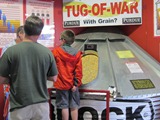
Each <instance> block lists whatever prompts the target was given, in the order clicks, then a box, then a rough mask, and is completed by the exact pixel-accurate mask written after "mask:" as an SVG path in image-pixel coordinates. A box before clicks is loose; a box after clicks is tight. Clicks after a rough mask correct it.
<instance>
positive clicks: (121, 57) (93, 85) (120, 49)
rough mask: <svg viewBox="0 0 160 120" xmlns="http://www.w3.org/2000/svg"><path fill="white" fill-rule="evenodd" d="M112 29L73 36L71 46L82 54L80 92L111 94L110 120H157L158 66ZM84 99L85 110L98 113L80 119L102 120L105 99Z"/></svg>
mask: <svg viewBox="0 0 160 120" xmlns="http://www.w3.org/2000/svg"><path fill="white" fill-rule="evenodd" d="M115 28H116V27H105V28H101V27H98V28H89V29H87V30H86V31H84V32H82V33H80V34H78V35H77V36H76V41H75V42H74V44H73V45H72V46H73V47H74V48H76V49H79V50H81V51H83V52H84V55H83V56H82V63H83V75H84V76H83V81H82V82H83V85H82V87H81V89H92V90H109V91H110V95H111V99H110V120H115V119H120V120H134V119H136V120H138V119H139V120H151V119H160V114H159V113H160V110H159V108H160V64H159V63H158V62H157V61H156V60H155V59H153V58H152V57H151V56H150V55H149V54H147V53H146V52H145V51H144V50H143V49H142V48H140V47H139V46H138V45H137V44H135V43H134V42H133V41H132V40H131V39H130V38H129V37H128V36H125V35H124V34H122V33H121V32H120V31H119V30H117V29H115ZM86 96H87V97H86ZM85 97H86V99H87V98H89V97H90V100H88V103H87V104H88V107H87V108H91V109H92V108H93V111H97V112H95V115H93V113H92V110H91V111H90V110H86V111H87V112H83V115H82V116H83V118H84V119H91V118H92V119H93V117H95V116H96V118H95V120H96V119H97V120H99V119H104V120H105V117H104V116H102V112H103V111H104V110H105V107H104V106H105V105H104V104H105V96H104V95H103V94H94V95H93V94H89V93H88V94H85V95H83V94H82V95H81V98H82V99H83V98H84V99H85ZM91 99H92V100H91ZM89 101H90V102H89ZM85 102H86V101H81V107H82V108H83V107H84V106H85V104H86V103H85ZM94 103H95V104H94ZM84 108H86V107H84ZM83 111H85V109H83ZM88 112H90V114H88Z"/></svg>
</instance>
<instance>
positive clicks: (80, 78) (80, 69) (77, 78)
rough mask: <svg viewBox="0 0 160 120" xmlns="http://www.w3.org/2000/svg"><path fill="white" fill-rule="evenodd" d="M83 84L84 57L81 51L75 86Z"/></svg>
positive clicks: (76, 69)
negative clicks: (82, 57)
mask: <svg viewBox="0 0 160 120" xmlns="http://www.w3.org/2000/svg"><path fill="white" fill-rule="evenodd" d="M81 84H82V59H81V53H80V55H79V58H78V62H77V64H76V68H75V77H74V86H78V87H79V86H80V85H81Z"/></svg>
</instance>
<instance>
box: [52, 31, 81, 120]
mask: <svg viewBox="0 0 160 120" xmlns="http://www.w3.org/2000/svg"><path fill="white" fill-rule="evenodd" d="M60 40H61V41H62V45H61V46H59V47H56V48H54V50H53V55H54V57H55V60H56V64H57V68H58V73H59V74H58V78H57V81H56V82H55V83H54V87H55V88H56V106H57V108H58V109H61V110H62V120H68V119H69V108H70V110H71V117H72V120H78V107H79V105H80V96H79V90H78V87H79V86H80V85H81V84H82V82H81V79H82V60H81V55H82V52H80V51H78V50H76V49H74V48H73V47H71V44H72V43H73V42H74V40H75V34H74V32H73V31H71V30H65V31H63V32H62V33H61V39H60Z"/></svg>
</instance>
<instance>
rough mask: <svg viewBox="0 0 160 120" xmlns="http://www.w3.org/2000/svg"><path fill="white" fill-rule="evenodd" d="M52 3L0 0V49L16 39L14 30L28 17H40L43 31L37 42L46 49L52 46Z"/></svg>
mask: <svg viewBox="0 0 160 120" xmlns="http://www.w3.org/2000/svg"><path fill="white" fill-rule="evenodd" d="M53 6H54V2H53V1H45V0H44V1H43V0H10V1H6V0H1V1H0V48H2V47H3V46H5V45H6V44H8V43H10V42H11V41H13V40H14V39H15V38H16V30H17V28H18V27H19V26H20V25H23V24H24V22H25V19H26V18H27V17H28V16H30V15H35V16H38V17H40V18H41V19H42V20H43V22H44V29H43V30H42V33H41V36H40V37H39V39H38V42H39V43H41V44H42V45H44V46H46V47H53V45H54V18H53ZM11 13H12V14H11Z"/></svg>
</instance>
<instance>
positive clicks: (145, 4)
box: [0, 0, 160, 120]
mask: <svg viewBox="0 0 160 120" xmlns="http://www.w3.org/2000/svg"><path fill="white" fill-rule="evenodd" d="M54 18H55V44H54V45H55V46H57V45H58V44H59V37H60V33H61V32H62V31H63V30H64V28H63V15H62V0H54ZM153 27H154V18H153V1H152V0H142V25H136V26H121V29H122V31H123V32H124V33H125V34H126V35H128V36H129V37H130V38H131V39H132V40H134V41H135V42H136V43H137V44H138V45H139V46H140V47H142V48H143V49H144V50H145V51H147V52H148V53H149V54H150V55H151V56H153V58H155V59H156V60H157V61H159V62H160V37H154V28H153ZM84 29H85V28H73V29H72V30H73V31H74V32H75V33H76V34H78V33H79V32H81V31H83V30H84ZM0 51H1V50H0ZM1 91H2V86H0V92H1ZM3 103H4V99H2V95H1V94H0V120H1V119H2V113H3V106H4V105H3Z"/></svg>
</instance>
